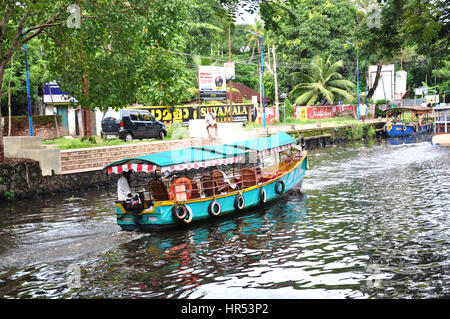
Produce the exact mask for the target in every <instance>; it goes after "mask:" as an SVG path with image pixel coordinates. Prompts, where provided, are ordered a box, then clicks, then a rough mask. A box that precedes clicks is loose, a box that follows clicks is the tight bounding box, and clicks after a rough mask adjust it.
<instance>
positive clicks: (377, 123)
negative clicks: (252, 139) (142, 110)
mask: <svg viewBox="0 0 450 319" xmlns="http://www.w3.org/2000/svg"><path fill="white" fill-rule="evenodd" d="M383 125H384V121H383V120H369V121H366V122H365V123H363V122H359V123H351V124H340V125H336V124H334V125H333V123H323V124H321V125H318V124H317V123H312V124H305V125H269V126H267V127H266V129H264V128H257V130H258V131H260V133H261V134H264V133H266V134H270V135H272V134H276V133H278V132H281V131H284V132H287V133H288V134H290V135H291V136H293V137H295V138H297V139H300V138H302V137H303V140H304V143H305V148H306V149H314V148H320V147H326V146H330V145H335V144H339V143H346V142H348V141H352V140H361V139H363V138H373V137H375V136H376V133H377V132H379V133H381V130H382V127H383ZM303 140H302V141H303ZM205 143H206V144H213V143H215V141H214V140H211V139H208V140H205V141H203V140H202V141H200V140H195V141H193V140H191V139H190V140H189V143H187V140H186V141H185V142H183V140H180V141H178V142H177V143H175V144H174V143H173V141H155V142H147V143H137V144H136V143H135V144H130V145H129V146H127V145H119V146H117V148H118V149H119V150H116V147H114V146H107V147H103V148H100V147H98V148H87V149H79V150H65V151H63V153H62V167H63V168H65V167H67V170H66V171H64V170H63V171H64V173H63V174H53V175H51V176H42V172H41V169H40V166H39V162H37V161H32V160H15V161H10V162H9V163H8V162H7V163H4V164H0V202H1V201H10V200H15V199H23V198H30V197H36V196H37V197H39V196H49V195H50V196H51V195H52V194H56V193H71V192H76V191H80V190H85V189H90V188H101V187H106V186H113V185H115V184H116V183H117V178H118V177H117V176H116V175H114V174H113V175H108V174H106V173H105V172H104V171H102V168H103V167H104V166H105V165H106V164H108V163H109V162H111V161H113V159H112V158H114V160H117V159H120V158H127V157H131V156H137V155H136V153H137V152H138V150H137V148H145V149H140V150H139V152H141V153H142V152H145V150H148V151H147V153H152V152H157V151H162V150H169V149H177V148H180V147H183V146H186V145H187V144H189V145H191V146H200V145H203V144H205ZM162 144H164V145H162ZM163 146H164V147H163ZM128 147H129V148H130V151H129V152H128V151H127V150H125V149H126V148H128ZM130 152H131V153H130ZM129 153H130V154H135V155H130V154H129ZM110 157H111V158H110ZM69 164H70V165H69ZM75 164H76V165H75ZM85 166H86V167H85Z"/></svg>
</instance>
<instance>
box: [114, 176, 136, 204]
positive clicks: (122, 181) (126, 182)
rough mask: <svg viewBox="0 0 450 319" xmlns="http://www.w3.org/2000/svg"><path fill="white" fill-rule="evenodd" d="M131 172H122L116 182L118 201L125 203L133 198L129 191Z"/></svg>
mask: <svg viewBox="0 0 450 319" xmlns="http://www.w3.org/2000/svg"><path fill="white" fill-rule="evenodd" d="M130 180H131V172H130V171H127V172H123V173H122V176H121V177H120V178H119V180H118V181H117V197H118V200H121V201H125V200H127V199H128V198H131V197H133V194H132V193H131V189H130Z"/></svg>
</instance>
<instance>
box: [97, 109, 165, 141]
mask: <svg viewBox="0 0 450 319" xmlns="http://www.w3.org/2000/svg"><path fill="white" fill-rule="evenodd" d="M166 135H167V131H166V126H165V125H164V123H162V122H160V121H158V120H156V119H155V117H154V116H153V115H152V114H151V113H150V112H149V111H147V110H131V109H122V110H118V111H115V110H112V109H110V110H108V111H107V112H106V113H105V115H104V116H103V119H102V131H101V136H102V137H103V138H116V137H119V138H121V139H123V140H125V141H132V140H133V139H144V138H153V137H156V138H160V139H163V138H164V137H165V136H166Z"/></svg>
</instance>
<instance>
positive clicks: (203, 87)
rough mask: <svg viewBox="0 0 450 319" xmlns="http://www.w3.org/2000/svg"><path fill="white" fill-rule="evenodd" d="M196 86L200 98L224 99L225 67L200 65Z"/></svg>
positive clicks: (225, 88)
mask: <svg viewBox="0 0 450 319" xmlns="http://www.w3.org/2000/svg"><path fill="white" fill-rule="evenodd" d="M198 79H199V83H198V87H199V90H200V99H201V100H204V101H212V100H226V99H227V87H226V77H225V68H224V67H221V66H213V65H200V66H199V67H198Z"/></svg>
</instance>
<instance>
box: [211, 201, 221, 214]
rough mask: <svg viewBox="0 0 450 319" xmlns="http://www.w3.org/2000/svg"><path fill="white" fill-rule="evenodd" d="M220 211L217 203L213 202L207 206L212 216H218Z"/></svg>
mask: <svg viewBox="0 0 450 319" xmlns="http://www.w3.org/2000/svg"><path fill="white" fill-rule="evenodd" d="M216 208H217V209H216ZM221 211H222V206H221V205H220V203H219V202H218V201H216V200H213V201H212V202H211V203H209V206H208V213H209V214H211V215H212V216H219V215H220V212H221Z"/></svg>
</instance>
